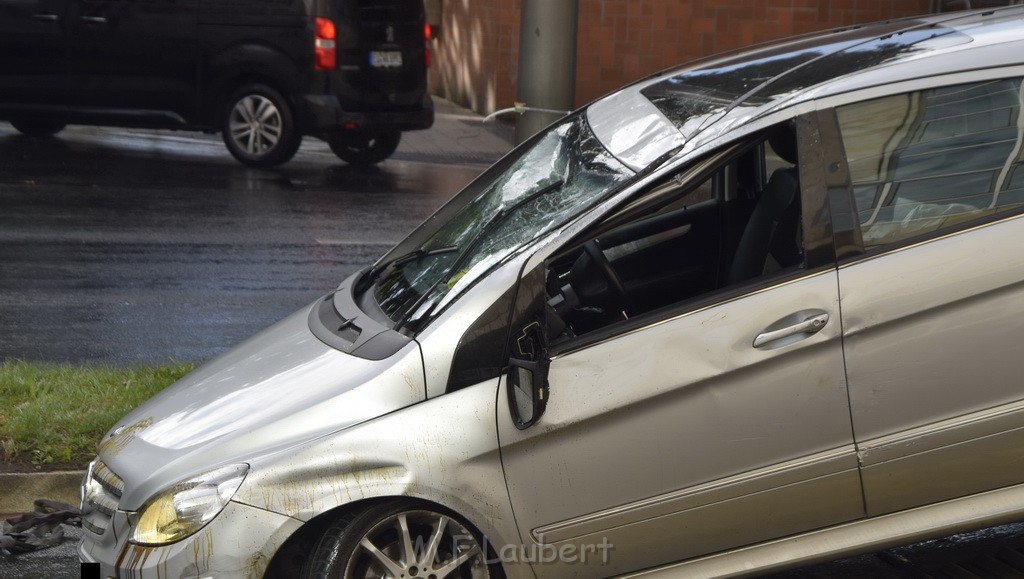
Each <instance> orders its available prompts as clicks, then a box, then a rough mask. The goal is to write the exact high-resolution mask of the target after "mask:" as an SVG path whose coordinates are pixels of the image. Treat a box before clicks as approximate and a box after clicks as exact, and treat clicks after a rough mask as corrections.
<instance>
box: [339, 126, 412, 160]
mask: <svg viewBox="0 0 1024 579" xmlns="http://www.w3.org/2000/svg"><path fill="white" fill-rule="evenodd" d="M401 140H402V133H401V132H399V131H376V132H359V131H356V132H346V133H338V134H334V135H331V136H330V137H328V139H327V144H328V145H330V146H331V151H334V154H335V155H337V156H338V158H339V159H341V160H342V161H345V162H346V163H348V164H350V165H363V166H366V165H375V164H377V163H380V162H381V161H383V160H384V159H387V158H388V157H390V156H391V155H392V154H393V153H394V152H395V149H397V148H398V143H399V142H400V141H401Z"/></svg>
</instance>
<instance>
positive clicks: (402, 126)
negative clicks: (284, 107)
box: [303, 94, 434, 136]
mask: <svg viewBox="0 0 1024 579" xmlns="http://www.w3.org/2000/svg"><path fill="white" fill-rule="evenodd" d="M303 105H304V107H303V108H304V112H305V115H304V126H305V130H304V131H303V132H304V133H306V134H310V135H316V136H325V135H329V134H331V133H333V132H338V131H345V130H348V131H351V130H358V131H366V132H371V131H385V130H387V131H415V130H421V129H429V128H430V127H431V126H433V124H434V101H433V100H432V99H431V98H430V96H429V95H428V96H424V97H423V104H422V106H421V107H420V108H417V109H415V110H407V111H382V112H351V111H346V110H344V109H343V108H342V107H341V103H340V102H339V101H338V97H336V96H334V95H309V94H308V95H304V96H303Z"/></svg>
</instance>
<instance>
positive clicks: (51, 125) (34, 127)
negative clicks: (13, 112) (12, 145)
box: [11, 119, 67, 137]
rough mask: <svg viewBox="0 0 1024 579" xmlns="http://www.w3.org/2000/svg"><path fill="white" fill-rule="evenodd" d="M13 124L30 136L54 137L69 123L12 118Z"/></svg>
mask: <svg viewBox="0 0 1024 579" xmlns="http://www.w3.org/2000/svg"><path fill="white" fill-rule="evenodd" d="M11 126H12V127H14V128H15V129H17V130H18V132H19V133H21V134H23V135H26V136H29V137H52V136H53V135H56V134H57V133H59V132H61V131H63V130H64V127H66V126H67V125H66V124H65V123H62V122H61V121H53V120H48V119H11Z"/></svg>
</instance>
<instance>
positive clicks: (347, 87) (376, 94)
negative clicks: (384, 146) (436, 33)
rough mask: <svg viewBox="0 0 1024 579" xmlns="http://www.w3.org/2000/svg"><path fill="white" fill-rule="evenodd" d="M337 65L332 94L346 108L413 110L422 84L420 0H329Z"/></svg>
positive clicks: (424, 79) (423, 54) (423, 51)
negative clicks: (334, 27)
mask: <svg viewBox="0 0 1024 579" xmlns="http://www.w3.org/2000/svg"><path fill="white" fill-rule="evenodd" d="M332 6H333V18H334V21H335V24H336V25H337V28H338V69H339V71H340V74H335V75H332V78H331V82H332V86H331V89H332V92H333V93H334V94H336V95H338V96H339V98H340V99H341V101H342V108H343V109H345V110H347V111H378V110H381V111H385V110H394V109H396V108H399V109H400V108H403V107H404V108H408V109H415V108H419V107H420V106H421V105H422V102H423V97H424V95H425V94H426V87H427V67H426V60H427V58H428V56H427V48H426V42H425V40H424V24H425V14H424V7H423V2H422V1H421V0H332Z"/></svg>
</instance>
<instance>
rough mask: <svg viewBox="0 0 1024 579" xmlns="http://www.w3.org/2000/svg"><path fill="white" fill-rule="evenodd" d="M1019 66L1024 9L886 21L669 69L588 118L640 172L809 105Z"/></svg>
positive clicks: (1023, 53)
mask: <svg viewBox="0 0 1024 579" xmlns="http://www.w3.org/2000/svg"><path fill="white" fill-rule="evenodd" d="M1011 45H1016V46H1011ZM1022 62H1024V7H1011V8H1002V9H988V10H976V11H971V12H957V13H946V14H937V15H931V16H924V17H919V18H907V19H900V20H889V21H884V22H878V23H874V24H868V25H863V26H852V27H847V28H840V29H835V30H830V31H826V32H822V33H815V34H809V35H804V36H799V37H793V38H789V39H784V40H781V41H778V42H774V43H770V44H765V45H760V46H756V47H753V48H748V49H744V50H740V51H735V52H732V53H727V54H724V55H718V56H714V57H711V58H708V59H704V60H701V61H697V62H694V63H690V64H688V65H685V66H683V67H680V68H676V69H670V70H668V71H663V72H662V73H659V74H657V75H654V76H652V77H649V78H648V79H645V80H642V81H640V82H638V83H636V84H634V85H632V86H629V87H626V88H625V89H623V90H621V91H619V92H616V93H613V94H611V95H609V96H607V97H605V98H603V99H601V100H598V101H596V102H594V103H593V104H592V105H591V106H590V108H589V109H588V119H589V120H590V123H591V126H592V128H593V129H594V132H595V134H596V135H597V137H598V139H600V140H601V141H602V143H604V144H605V146H606V147H607V148H608V150H609V151H610V152H611V153H612V154H613V155H615V156H616V157H618V158H619V159H620V160H621V161H623V162H624V163H626V164H627V165H629V166H631V167H632V168H634V169H637V170H638V169H640V168H643V167H645V166H647V165H648V164H649V163H650V162H652V161H653V160H654V159H657V158H658V157H661V156H662V155H664V154H666V153H667V152H669V151H672V150H675V149H677V148H681V147H683V146H686V148H687V149H690V148H692V147H693V146H695V145H696V144H698V143H700V142H706V141H707V140H709V139H712V138H715V137H717V136H718V135H720V134H721V133H722V132H723V131H725V130H727V129H729V128H731V127H734V126H736V124H737V123H738V122H749V121H750V120H752V119H755V118H758V117H762V116H764V115H765V114H768V113H769V112H772V111H776V110H779V109H781V108H785V107H790V106H793V105H795V104H798V103H800V102H804V101H807V100H810V99H812V98H822V97H828V96H833V95H837V94H842V93H845V92H849V91H853V90H858V89H861V88H868V87H872V86H880V85H886V84H891V83H893V82H898V81H903V80H910V79H915V78H922V77H929V76H935V75H938V74H946V73H953V72H963V71H969V70H976V69H980V68H991V67H999V66H1007V65H1012V64H1019V63H1022Z"/></svg>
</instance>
